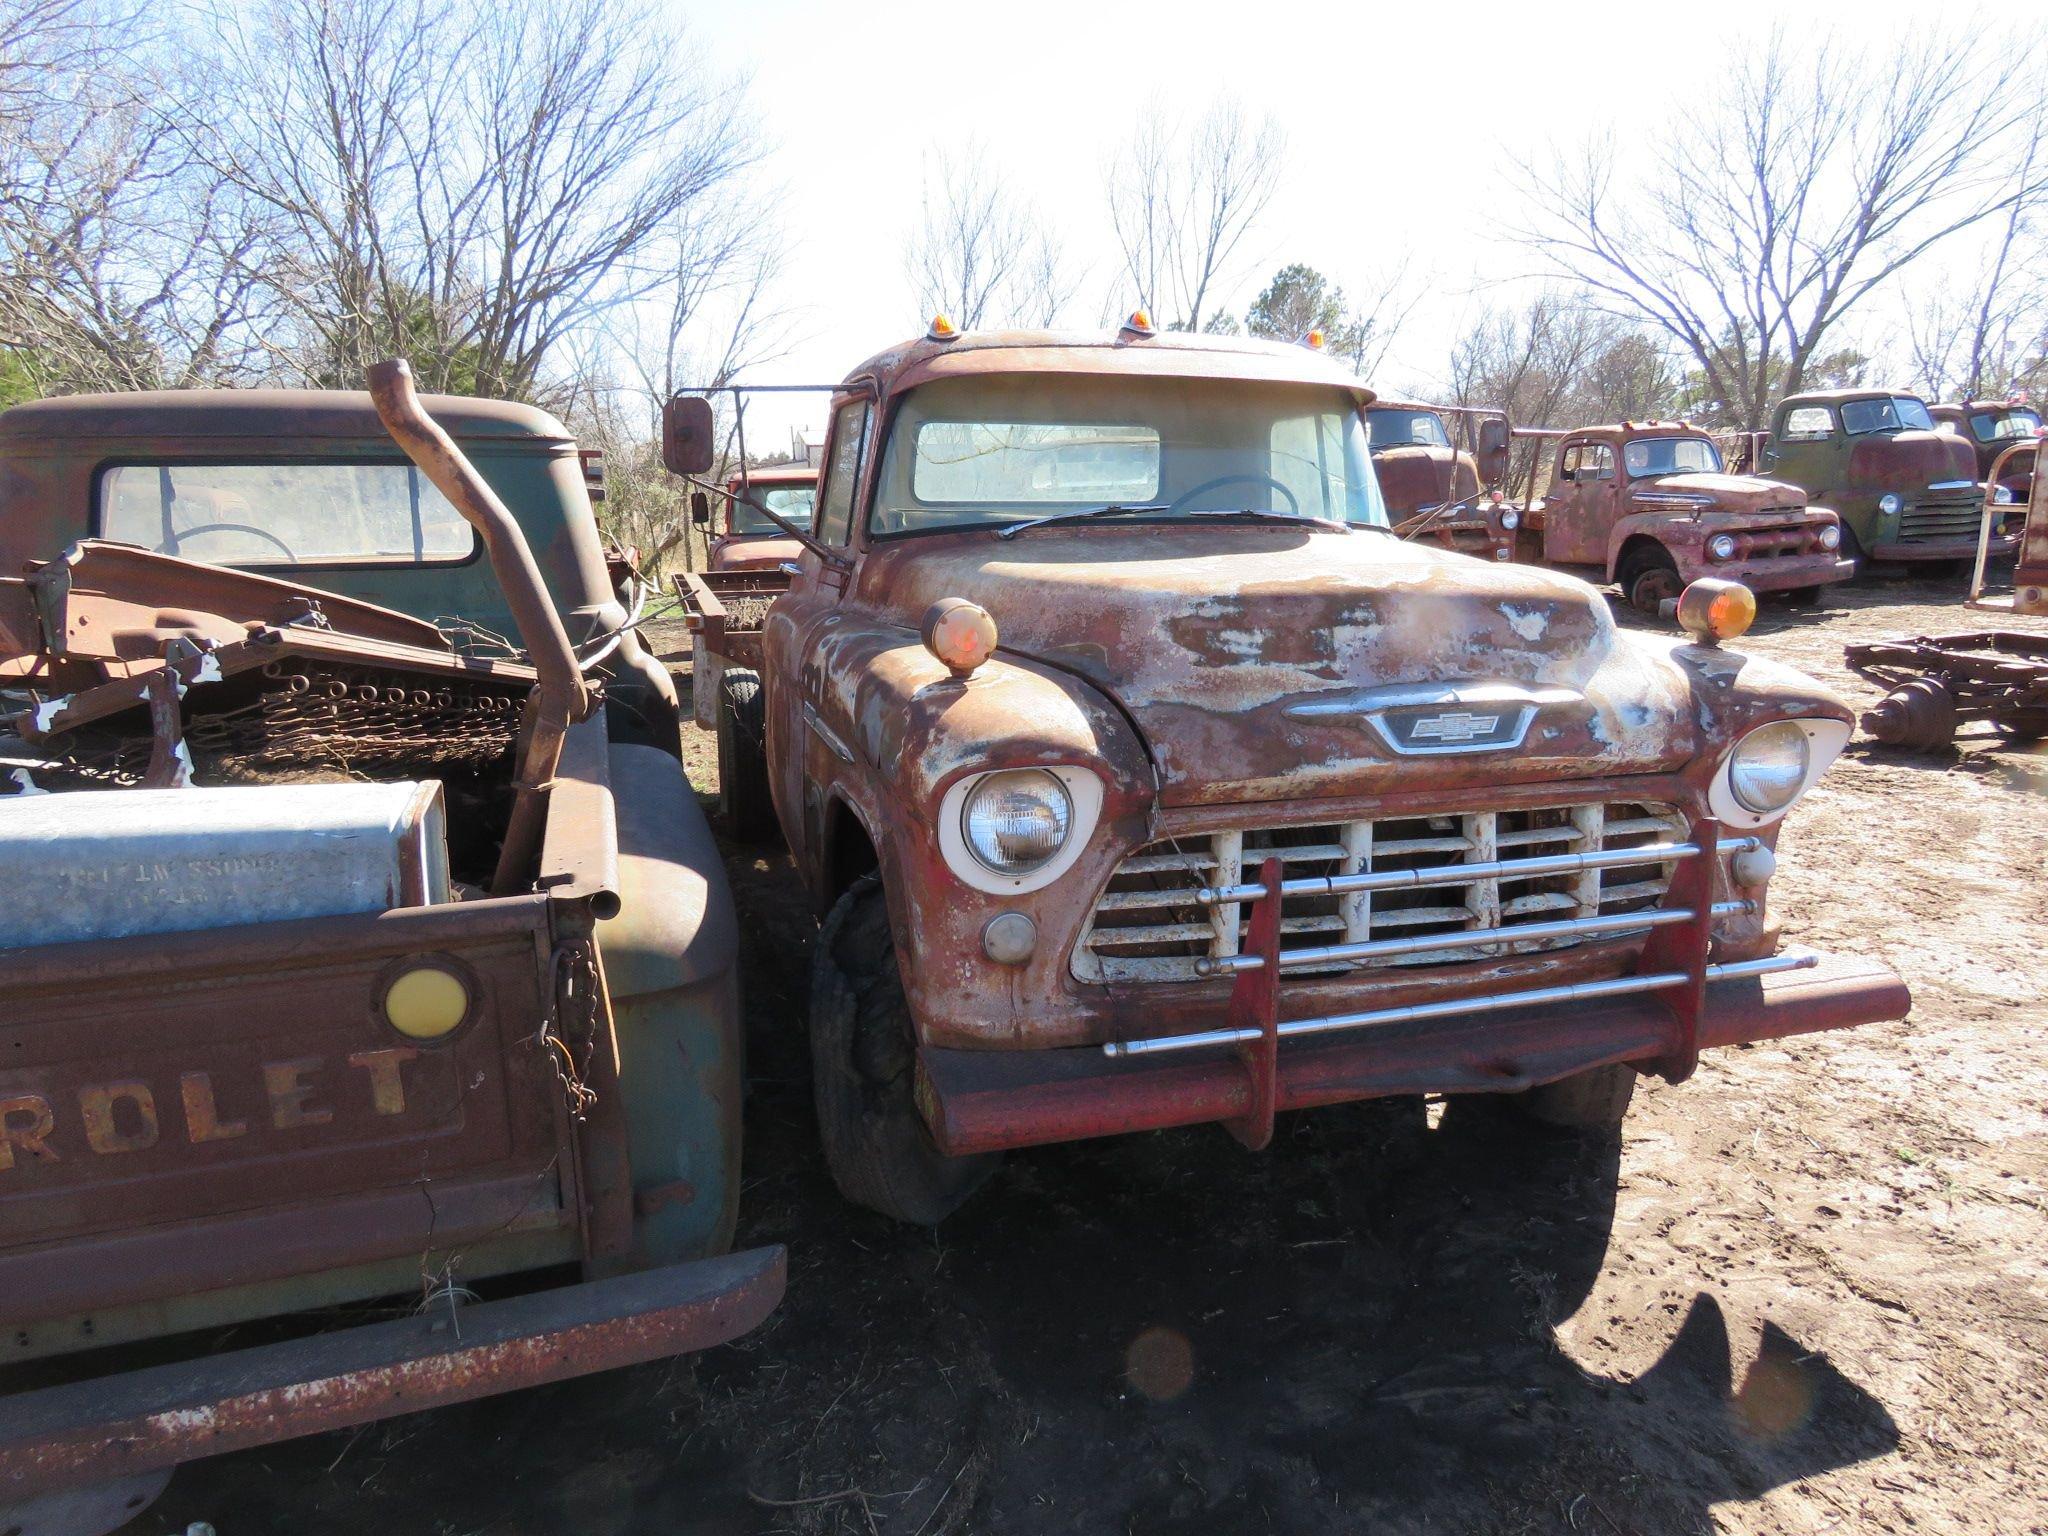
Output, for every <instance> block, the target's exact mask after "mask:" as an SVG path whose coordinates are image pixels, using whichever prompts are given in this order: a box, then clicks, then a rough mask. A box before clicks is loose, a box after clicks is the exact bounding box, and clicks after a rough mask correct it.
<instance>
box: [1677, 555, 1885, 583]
mask: <svg viewBox="0 0 2048 1536" xmlns="http://www.w3.org/2000/svg"><path fill="white" fill-rule="evenodd" d="M1706 574H1707V575H1709V576H1726V577H1728V578H1730V579H1731V580H1734V581H1739V582H1741V583H1742V584H1743V585H1744V586H1746V587H1748V588H1749V589H1750V591H1752V592H1791V591H1796V590H1797V589H1798V588H1800V587H1822V586H1827V585H1829V584H1831V583H1833V582H1837V581H1847V580H1848V579H1849V578H1850V577H1851V576H1854V575H1855V574H1856V562H1855V561H1854V560H1843V559H1839V558H1837V557H1836V556H1834V555H1801V556H1797V557H1795V558H1787V559H1780V560H1747V561H1744V560H1738V561H1735V562H1734V563H1733V564H1730V565H1724V566H1721V567H1720V568H1718V569H1715V568H1712V567H1709V568H1707V569H1706Z"/></svg>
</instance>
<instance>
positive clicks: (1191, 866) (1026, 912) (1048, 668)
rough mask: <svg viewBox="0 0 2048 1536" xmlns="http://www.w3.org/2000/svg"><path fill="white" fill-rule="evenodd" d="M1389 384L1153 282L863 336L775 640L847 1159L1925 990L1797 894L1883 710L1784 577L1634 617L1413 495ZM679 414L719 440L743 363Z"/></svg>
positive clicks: (902, 1187) (1001, 1142) (1610, 1043)
mask: <svg viewBox="0 0 2048 1536" xmlns="http://www.w3.org/2000/svg"><path fill="white" fill-rule="evenodd" d="M1372 403H1373V396H1372V392H1371V391H1370V390H1369V389H1367V388H1365V387H1364V386H1363V385H1362V384H1360V383H1359V382H1358V381H1357V380H1356V379H1354V378H1352V377H1350V376H1349V375H1348V374H1346V373H1345V372H1344V371H1343V370H1342V369H1341V368H1339V367H1338V366H1337V365H1336V364H1334V363H1333V362H1332V361H1331V360H1330V359H1328V358H1326V357H1324V356H1322V355H1320V354H1318V353H1316V352H1314V351H1311V350H1308V349H1305V348H1299V347H1287V346H1281V345H1275V344H1271V343H1258V342H1238V341H1231V340H1225V339H1221V338H1214V337H1194V336H1185V335H1155V334H1152V333H1151V331H1150V329H1149V328H1148V327H1142V326H1140V325H1137V324H1135V323H1133V324H1132V325H1129V326H1126V327H1125V328H1124V329H1123V330H1121V331H1120V332H1118V333H1115V334H1105V335H1095V336H1056V335H1047V334H1040V333H1015V334H1010V333H989V334H979V335H976V334H968V335H958V334H955V333H952V332H951V331H950V330H948V329H946V328H943V327H940V326H936V325H935V326H934V328H933V330H932V331H931V332H930V333H929V334H928V335H927V336H925V337H922V338H919V339H916V340H912V341H908V342H905V343H903V344H902V345H900V346H896V347H893V348H891V349H889V350H888V351H886V352H883V353H880V354H878V355H877V356H875V357H873V358H871V359H869V360H868V361H867V362H865V363H863V364H861V365H860V366H859V367H858V368H856V369H854V370H853V371H852V372H851V373H850V374H848V375H847V376H846V379H845V381H844V383H843V384H842V386H841V388H840V390H839V392H838V394H837V395H836V396H835V398H834V400H833V406H832V412H831V419H830V425H829V427H828V431H827V439H826V444H825V470H824V476H823V479H822V482H821V487H820V492H819V501H818V519H817V526H816V529H815V532H814V533H813V534H809V535H807V536H806V540H805V542H806V548H805V552H804V555H803V557H802V558H801V559H800V560H799V561H797V562H796V571H795V574H794V575H793V576H790V577H788V578H787V581H786V590H785V591H783V592H782V594H781V595H780V596H778V597H776V598H775V599H774V601H773V602H772V603H771V604H769V605H768V607H767V610H766V614H765V618H764V619H763V621H762V622H761V624H760V626H759V628H758V629H757V630H756V631H755V632H754V634H753V635H752V636H751V644H750V646H749V648H748V650H747V652H746V653H745V654H746V655H747V657H748V658H749V659H750V660H751V661H752V662H753V663H754V664H755V667H756V668H757V669H758V670H757V675H756V676H755V677H754V678H752V679H751V681H752V682H754V683H757V684H758V689H757V690H756V691H754V692H753V694H752V697H753V698H754V699H755V700H757V701H758V707H759V708H760V711H761V724H762V732H761V740H762V751H761V753H760V755H759V757H758V758H757V759H756V763H757V764H758V767H759V768H760V770H761V771H762V772H763V773H764V774H765V776H766V781H767V787H768V788H769V790H770V791H771V794H772V801H773V809H774V811H775V814H776V816H777V818H778V820H779V822H780V825H781V829H782V832H783V834H784V836H785V837H786V838H787V840H788V843H789V847H790V850H791V853H792V854H793V856H794V858H795V861H796V866H797V869H798V870H799V871H800V872H801V874H802V877H803V879H804V880H805V881H806V882H807V883H808V885H809V888H810V891H811V895H812V897H813V899H814V901H815V903H816V905H817V909H818V911H819V912H820V913H821V914H823V927H822V929H821V931H820V934H819V939H818V945H817V952H816V969H815V971H814V977H813V985H812V997H811V1019H810V1034H811V1045H812V1053H813V1070H814V1086H815V1093H816V1100H817V1113H818V1117H819V1123H820V1126H821V1129H822V1135H823V1142H824V1146H825V1152H826V1157H827V1159H828V1161H829V1162H830V1165H831V1169H832V1173H833V1175H834V1177H835V1179H836V1180H837V1181H838V1184H839V1187H840V1188H841V1190H842V1191H843V1192H844V1193H845V1194H846V1195H847V1196H849V1197H850V1198H851V1199H853V1200H855V1201H857V1202H859V1203H861V1204H864V1205H867V1206H869V1207H871V1208H873V1209H875V1210H878V1211H882V1212H885V1213H887V1214H889V1215H892V1216H896V1217H900V1218H903V1219H906V1220H912V1221H925V1222H929V1221H935V1220H938V1219H940V1218H941V1217H943V1216H944V1215H945V1214H946V1213H947V1212H949V1211H950V1210H952V1209H954V1208H955V1207H956V1206H957V1205H958V1204H959V1203H960V1202H961V1201H962V1200H963V1199H965V1198H966V1197H967V1196H968V1195H969V1194H970V1193H971V1192H972V1191H973V1190H974V1189H975V1188H976V1187H977V1186H978V1185H979V1184H981V1182H982V1181H983V1180H984V1179H985V1178H987V1177H988V1175H989V1173H990V1172H991V1170H992V1169H993V1167H994V1166H995V1161H996V1156H997V1154H999V1153H1001V1152H1002V1151H1003V1150H1004V1149H1006V1148H1015V1147H1026V1146H1031V1145H1034V1144H1038V1143H1045V1142H1055V1141H1062V1140H1068V1139H1073V1138H1078V1137H1089V1136H1103V1135H1111V1134H1117V1133H1122V1132H1129V1131H1139V1130H1147V1129H1154V1128H1159V1127H1165V1126H1177V1125H1190V1124H1198V1123H1203V1122H1220V1123H1222V1124H1224V1125H1226V1126H1228V1127H1229V1128H1230V1129H1231V1130H1232V1131H1233V1132H1234V1133H1235V1134H1237V1135H1238V1136H1239V1137H1240V1138H1241V1139H1242V1140H1244V1141H1245V1142H1246V1143H1247V1144H1248V1145H1251V1146H1254V1147H1257V1146H1263V1145H1265V1144H1266V1142H1267V1141H1268V1140H1269V1139H1270V1137H1271V1135H1272V1132H1273V1124H1274V1116H1275V1114H1276V1113H1277V1112H1279V1111H1282V1110H1289V1109H1300V1108H1308V1107H1311V1106H1315V1105H1322V1104H1333V1103H1338V1102H1342V1101H1345V1100H1354V1099H1363V1098H1370V1097H1374V1096H1378V1095H1392V1094H1422V1093H1444V1094H1478V1093H1485V1094H1496V1095H1505V1096H1507V1098H1508V1099H1509V1100H1510V1101H1511V1102H1512V1103H1514V1104H1515V1105H1517V1106H1518V1107H1519V1108H1520V1109H1522V1110H1524V1111H1526V1112H1527V1113H1528V1115H1529V1116H1530V1117H1532V1118H1534V1119H1536V1120H1541V1121H1551V1122H1564V1123H1571V1124H1579V1125H1594V1126H1610V1125H1612V1124H1614V1123H1616V1122H1617V1121H1618V1120H1619V1119H1620V1118H1621V1116H1622V1114H1623V1112H1624V1110H1625V1109H1626V1107H1627V1105H1628V1102H1629V1098H1630V1095H1631V1094H1632V1092H1633V1087H1634V1083H1635V1080H1636V1077H1637V1074H1638V1073H1639V1072H1652V1073H1656V1074H1658V1075H1660V1076H1662V1077H1665V1078H1667V1079H1670V1080H1672V1081H1678V1080H1682V1079H1684V1078H1685V1077H1686V1076H1687V1075H1688V1074H1690V1073H1691V1072H1692V1070H1693V1067H1694V1064H1695V1062H1696V1061H1697V1059H1698V1055H1699V1053H1700V1052H1701V1051H1703V1050H1706V1049H1709V1048H1712V1047H1716V1046H1725V1045H1730V1044H1733V1043H1736V1042H1739V1041H1747V1040H1758V1039H1763V1038H1767V1037H1771V1036H1777V1035H1786V1034H1796V1033H1801V1032H1804V1031H1810V1030H1821V1029H1830V1028H1836V1027H1841V1026H1846V1025H1854V1024H1860V1023H1864V1022H1867V1021H1871V1020H1877V1019H1888V1018H1896V1017H1899V1016H1901V1015H1902V1014H1903V1013H1904V1011H1905V1009H1906V1007H1907V1004H1908V999H1907V996H1906V993H1905V990H1904V988H1903V987H1902V986H1901V985H1900V983H1899V982H1898V981H1897V979H1896V978H1894V977H1893V976H1892V975H1890V974H1889V973H1888V972H1887V971H1885V970H1884V969H1883V967H1881V966H1878V965H1875V964H1873V963H1871V962H1870V961H1868V960H1866V959H1862V958H1860V957H1843V956H1828V955H1823V954H1819V953H1816V952H1814V951H1812V950H1808V949H1802V948H1798V947H1794V946H1787V945H1785V944H1783V943H1782V942H1781V935H1780V931H1779V925H1778V922H1777V921H1776V919H1775V918H1774V917H1773V915H1772V914H1771V912H1770V908H1769V896H1770V884H1771V878H1772V874H1773V872H1774V870H1775V868H1776V852H1775V850H1776V847H1777V843H1778V836H1779V830H1780V828H1781V827H1782V825H1783V821H1784V817H1785V815H1786V813H1787V811H1789V810H1790V809H1791V808H1792V807H1793V806H1794V805H1795V804H1797V803H1798V801H1799V799H1800V797H1801V796H1802V795H1803V794H1804V793H1806V791H1807V790H1808V789H1809V788H1810V787H1811V786H1812V785H1813V783H1814V781H1815V780H1816V779H1817V778H1818V777H1819V775H1820V774H1821V773H1822V772H1823V771H1824V770H1825V769H1826V767H1827V766H1828V764H1829V763H1830V761H1832V760H1833V758H1834V757H1835V756H1836V754H1837V753H1838V752H1839V751H1840V750H1841V748H1842V746H1843V744H1844V743H1845V742H1846V741H1847V739H1848V736H1849V730H1850V721H1851V716H1850V712H1849V710H1848V709H1847V708H1846V707H1845V706H1844V705H1843V703H1842V702H1841V701H1840V700H1839V699H1837V698H1836V697H1835V696H1834V695H1833V694H1832V693H1830V692H1829V691H1828V690H1827V689H1826V688H1824V687H1822V686H1821V685H1820V684H1818V683H1816V682H1814V681H1813V680H1812V679H1810V678H1807V677H1804V676H1802V675H1800V674H1799V673H1796V672H1793V671H1790V670H1788V669H1786V668H1784V667H1781V666H1778V665H1775V664H1772V663H1770V662H1766V661H1762V660H1759V659H1757V658H1754V657H1748V656H1744V655H1741V654H1740V653H1738V652H1735V651H1732V650H1730V649H1728V648H1727V647H1726V646H1725V644H1723V641H1725V640H1726V639H1729V638H1733V637H1734V636H1735V635H1737V634H1738V633H1739V632H1740V631H1741V629H1742V628H1743V627H1744V625H1745V624H1746V622H1747V620H1748V619H1749V618H1750V617H1752V616H1753V614H1754V599H1753V598H1752V597H1751V596H1750V594H1749V593H1748V592H1747V591H1746V590H1745V589H1743V588H1741V587H1740V586H1738V585H1735V584H1730V583H1714V582H1702V583H1699V584H1696V585H1695V586H1694V587H1693V588H1689V589H1688V590H1687V591H1686V592H1685V593H1684V594H1683V595H1682V596H1681V599H1680V603H1679V611H1680V617H1681V621H1682V623H1684V624H1685V626H1686V628H1687V634H1686V636H1685V637H1684V638H1680V639H1667V638H1659V637H1653V636H1650V635H1645V634H1633V633H1624V632H1621V631H1619V630H1618V629H1617V627H1616V625H1615V622H1614V619H1613V617H1612V615H1611V613H1610V612H1609V610H1608V608H1607V605H1606V603H1605V602H1604V600H1603V599H1602V598H1601V596H1600V594H1599V593H1598V592H1597V591H1596V590H1595V589H1594V588H1592V587H1591V586H1588V585H1587V584H1586V583H1584V582H1582V581H1579V580H1576V579H1574V578H1572V577H1569V576H1563V575H1559V574H1555V573H1553V572H1549V571H1544V570H1538V569H1535V568H1532V567H1529V566H1525V565H1519V564H1503V563H1492V562H1479V561H1474V560H1471V559H1468V558H1466V557H1464V556H1462V555H1457V554H1453V553H1450V552H1447V551H1444V550H1440V549H1436V548H1432V547H1428V546H1425V545H1422V544H1419V543H1411V542H1405V541H1403V540H1401V539H1399V538H1397V537H1395V536H1394V534H1393V532H1392V530H1391V528H1390V526H1389V519H1388V516H1387V512H1386V508H1385V504H1384V502H1383V500H1382V497H1381V493H1380V489H1379V485H1378V482H1377V480H1376V479H1375V476H1374V474H1373V468H1372V461H1371V454H1370V449H1369V441H1368V436H1367V431H1366V425H1365V421H1364V412H1365V411H1366V410H1367V409H1368V408H1369V407H1370V406H1371V405H1372ZM669 416H670V422H669V430H668V431H667V433H666V436H665V441H666V444H667V448H666V453H667V457H668V462H669V464H670V466H671V467H672V468H674V469H676V470H677V471H678V472H680V473H686V474H702V473H703V472H704V469H705V467H706V466H708V465H709V464H710V463H711V461H712V457H713V447H714V444H713V441H712V430H711V412H710V408H709V406H708V405H707V404H706V402H704V401H703V400H702V399H697V398H679V399H677V400H675V401H673V402H671V405H670V408H669ZM736 670H740V668H738V667H733V666H729V667H728V668H727V669H726V673H725V675H726V677H727V679H730V678H731V677H732V675H733V673H734V671H736Z"/></svg>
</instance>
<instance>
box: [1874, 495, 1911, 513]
mask: <svg viewBox="0 0 2048 1536" xmlns="http://www.w3.org/2000/svg"><path fill="white" fill-rule="evenodd" d="M1905 509H1906V500H1905V498H1904V497H1903V496H1899V495H1897V494H1895V493H1893V492H1891V491H1887V492H1885V493H1884V495H1882V496H1880V497H1878V498H1877V510H1878V511H1880V512H1882V513H1883V514H1884V515H1885V516H1886V517H1897V516H1898V515H1899V513H1901V512H1903V511H1905Z"/></svg>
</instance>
